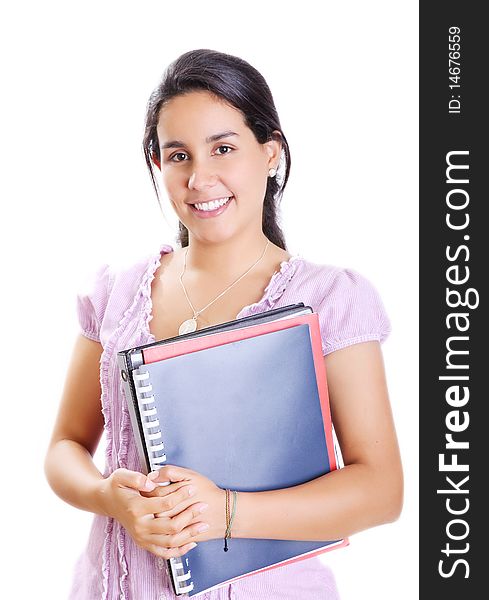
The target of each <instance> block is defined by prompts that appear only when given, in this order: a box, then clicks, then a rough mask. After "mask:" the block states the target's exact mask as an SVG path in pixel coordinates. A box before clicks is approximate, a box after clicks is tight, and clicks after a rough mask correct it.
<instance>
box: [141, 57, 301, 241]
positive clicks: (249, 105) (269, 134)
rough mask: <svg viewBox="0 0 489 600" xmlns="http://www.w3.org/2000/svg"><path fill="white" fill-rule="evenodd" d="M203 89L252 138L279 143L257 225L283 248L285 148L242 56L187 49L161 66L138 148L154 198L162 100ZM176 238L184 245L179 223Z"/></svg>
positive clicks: (260, 83) (273, 113) (264, 91)
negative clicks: (232, 112) (236, 115)
mask: <svg viewBox="0 0 489 600" xmlns="http://www.w3.org/2000/svg"><path fill="white" fill-rule="evenodd" d="M202 90H204V91H207V92H210V93H211V94H213V95H215V96H217V97H219V98H222V99H223V100H225V101H226V102H227V103H228V104H230V105H231V106H233V107H234V108H236V109H238V110H239V111H240V112H241V113H242V114H243V117H244V119H245V122H246V124H247V126H248V127H249V128H250V129H251V131H252V132H253V134H254V136H255V138H256V140H257V142H258V143H260V144H264V143H265V142H267V141H270V140H272V139H273V140H278V141H280V143H281V145H282V151H281V154H282V157H281V158H282V160H283V163H284V167H283V175H281V174H280V172H278V173H277V175H276V176H275V177H268V179H267V189H266V192H265V198H264V202H263V219H262V229H263V233H264V234H265V236H266V237H267V238H268V239H269V240H270V241H271V242H272V243H274V244H276V245H277V246H279V247H280V248H282V249H283V250H286V249H287V248H286V244H285V238H284V234H283V232H282V229H281V228H280V225H279V222H278V221H279V214H278V213H279V210H278V209H279V204H280V200H281V198H282V194H283V191H284V189H285V186H286V184H287V181H288V178H289V172H290V150H289V145H288V143H287V139H286V137H285V135H284V133H283V131H282V127H281V125H280V120H279V118H278V114H277V109H276V108H275V103H274V101H273V97H272V93H271V91H270V88H269V87H268V84H267V82H266V81H265V79H264V77H263V76H262V75H261V74H260V73H259V72H258V71H257V70H256V69H255V68H254V67H252V66H251V65H250V64H249V63H247V62H246V61H245V60H243V59H241V58H238V57H236V56H232V55H230V54H224V53H222V52H217V51H215V50H206V49H201V50H191V51H190V52H186V53H185V54H182V55H181V56H179V57H178V58H177V59H176V60H175V61H173V62H172V63H171V64H170V65H169V66H168V68H167V69H166V71H165V73H164V75H163V78H162V80H161V82H160V84H159V85H158V86H157V87H156V89H155V90H154V91H153V93H152V94H151V96H150V98H149V101H148V105H147V109H146V125H145V131H144V139H143V152H144V156H145V160H146V165H147V167H148V170H149V174H150V176H151V181H152V183H153V187H154V189H155V192H156V195H157V198H158V201H160V198H159V192H158V186H157V184H156V177H155V171H154V164H155V163H156V164H161V154H160V148H159V144H158V135H157V131H156V127H157V125H158V118H159V115H160V111H161V109H162V107H163V106H164V104H165V103H167V102H168V101H169V100H171V99H172V98H174V97H175V96H179V95H182V94H186V93H189V92H193V91H202ZM178 241H179V243H180V245H181V246H182V248H183V247H185V246H188V230H187V228H186V227H185V225H184V224H183V223H182V222H181V221H180V222H179V236H178Z"/></svg>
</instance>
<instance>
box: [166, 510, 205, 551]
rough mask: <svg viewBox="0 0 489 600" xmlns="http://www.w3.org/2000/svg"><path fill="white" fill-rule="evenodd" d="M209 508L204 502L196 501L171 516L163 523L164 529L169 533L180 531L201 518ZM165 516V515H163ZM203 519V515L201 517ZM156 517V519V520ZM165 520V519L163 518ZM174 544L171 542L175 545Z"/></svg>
mask: <svg viewBox="0 0 489 600" xmlns="http://www.w3.org/2000/svg"><path fill="white" fill-rule="evenodd" d="M208 508H209V505H208V504H205V503H204V502H197V503H195V504H192V505H191V506H189V507H188V508H186V509H185V510H183V511H182V512H180V513H179V514H177V515H176V516H174V517H171V518H170V519H169V521H167V522H166V523H165V531H166V532H167V533H169V534H171V535H175V534H177V533H179V532H181V531H182V530H183V529H185V527H188V526H189V525H194V524H195V523H196V521H198V520H200V519H201V518H202V515H203V513H205V511H206V510H207V509H208ZM165 516H166V515H165ZM203 518H204V519H205V517H203ZM157 520H158V519H156V521H157ZM165 520H166V519H165ZM175 545H176V544H172V546H175Z"/></svg>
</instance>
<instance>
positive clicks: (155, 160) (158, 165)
mask: <svg viewBox="0 0 489 600" xmlns="http://www.w3.org/2000/svg"><path fill="white" fill-rule="evenodd" d="M151 160H152V161H153V164H154V165H156V166H157V167H158V169H159V170H160V171H161V163H160V161H159V159H158V157H157V156H156V153H155V152H152V153H151Z"/></svg>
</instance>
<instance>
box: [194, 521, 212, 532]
mask: <svg viewBox="0 0 489 600" xmlns="http://www.w3.org/2000/svg"><path fill="white" fill-rule="evenodd" d="M208 529H209V525H208V524H207V523H202V525H199V526H198V527H197V531H198V532H199V533H200V532H201V531H207V530H208Z"/></svg>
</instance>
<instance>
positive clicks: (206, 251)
mask: <svg viewBox="0 0 489 600" xmlns="http://www.w3.org/2000/svg"><path fill="white" fill-rule="evenodd" d="M267 241H268V240H267V238H266V237H265V235H264V234H262V235H261V236H259V237H255V238H253V239H236V238H234V239H232V240H226V241H224V242H221V243H212V244H206V243H202V242H201V241H200V240H195V239H191V238H189V245H188V254H187V270H191V271H194V272H200V273H204V274H207V273H208V274H213V275H216V274H217V273H218V274H219V275H221V276H224V277H226V278H229V279H231V278H233V277H237V276H239V275H241V274H242V273H243V272H244V271H246V269H248V268H249V267H251V265H252V264H253V263H254V262H256V261H257V260H258V259H259V258H260V257H262V256H263V258H262V259H261V261H260V263H258V265H257V266H259V265H260V264H261V263H262V262H265V261H266V259H267V257H268V256H269V255H270V253H271V250H272V248H274V246H273V244H272V243H269V244H268V247H267V248H266V251H265V247H266V245H267ZM264 251H265V254H263V252H264ZM184 252H187V249H184Z"/></svg>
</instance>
